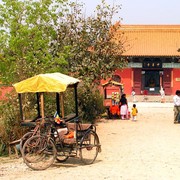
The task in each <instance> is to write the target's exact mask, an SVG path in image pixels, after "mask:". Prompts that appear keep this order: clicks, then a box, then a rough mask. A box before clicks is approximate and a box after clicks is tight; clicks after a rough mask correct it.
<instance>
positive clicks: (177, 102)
mask: <svg viewBox="0 0 180 180" xmlns="http://www.w3.org/2000/svg"><path fill="white" fill-rule="evenodd" d="M173 103H174V123H178V122H179V120H178V118H179V115H180V90H177V91H176V95H175V96H174V97H173Z"/></svg>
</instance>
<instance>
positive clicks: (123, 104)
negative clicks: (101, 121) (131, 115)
mask: <svg viewBox="0 0 180 180" xmlns="http://www.w3.org/2000/svg"><path fill="white" fill-rule="evenodd" d="M120 107H121V108H120V113H121V119H125V118H127V116H128V102H127V99H126V94H122V96H121V99H120Z"/></svg>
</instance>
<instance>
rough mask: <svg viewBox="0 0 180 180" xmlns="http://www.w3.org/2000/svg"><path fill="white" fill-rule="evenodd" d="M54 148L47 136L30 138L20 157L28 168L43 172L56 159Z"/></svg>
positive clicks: (52, 142)
mask: <svg viewBox="0 0 180 180" xmlns="http://www.w3.org/2000/svg"><path fill="white" fill-rule="evenodd" d="M56 154H57V151H56V147H55V144H54V141H53V140H52V139H48V138H47V136H32V137H31V138H29V139H28V140H27V141H26V142H25V144H24V146H23V149H22V157H23V160H24V162H25V163H26V165H27V166H28V167H30V168H31V169H33V170H44V169H47V168H48V167H50V166H51V165H52V164H53V163H54V161H55V158H56Z"/></svg>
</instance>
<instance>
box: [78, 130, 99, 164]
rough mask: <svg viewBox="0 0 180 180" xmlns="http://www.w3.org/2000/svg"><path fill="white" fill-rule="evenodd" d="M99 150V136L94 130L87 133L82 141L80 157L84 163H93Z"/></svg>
mask: <svg viewBox="0 0 180 180" xmlns="http://www.w3.org/2000/svg"><path fill="white" fill-rule="evenodd" d="M98 152H99V138H98V136H97V134H96V133H95V132H93V131H89V132H88V133H86V134H85V135H84V136H83V138H82V140H81V143H80V159H81V161H82V162H83V163H84V164H92V163H93V162H94V161H95V159H96V157H97V155H98Z"/></svg>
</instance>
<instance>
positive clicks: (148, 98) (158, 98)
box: [127, 95, 173, 103]
mask: <svg viewBox="0 0 180 180" xmlns="http://www.w3.org/2000/svg"><path fill="white" fill-rule="evenodd" d="M127 100H128V102H133V97H132V96H131V95H129V96H128V95H127ZM134 102H163V103H164V102H170V103H172V102H173V96H165V99H164V101H163V100H162V99H161V96H160V95H147V96H146V97H144V95H136V96H135V100H134Z"/></svg>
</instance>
